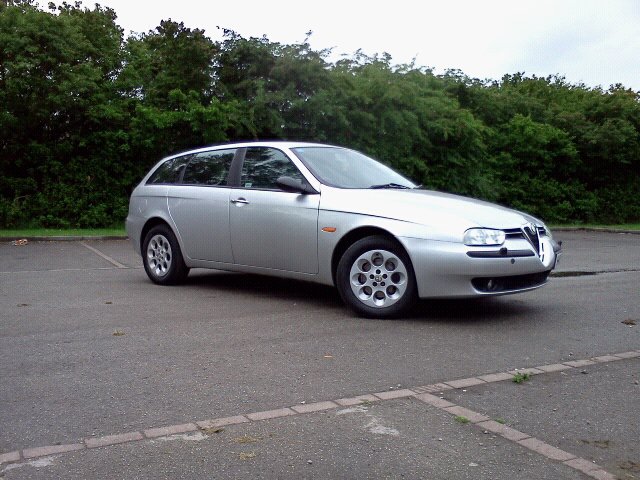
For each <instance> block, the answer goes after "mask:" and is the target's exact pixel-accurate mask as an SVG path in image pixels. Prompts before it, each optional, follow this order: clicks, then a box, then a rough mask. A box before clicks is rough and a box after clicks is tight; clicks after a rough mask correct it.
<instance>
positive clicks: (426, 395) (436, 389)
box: [0, 267, 640, 480]
mask: <svg viewBox="0 0 640 480" xmlns="http://www.w3.org/2000/svg"><path fill="white" fill-rule="evenodd" d="M125 268H126V267H125ZM635 358H640V350H631V351H627V352H620V353H616V354H610V355H602V356H598V357H591V358H585V359H582V360H572V361H568V362H563V363H556V364H548V365H540V366H537V367H532V368H523V369H519V370H512V371H510V372H497V373H489V374H484V375H480V376H477V377H470V378H463V379H454V380H448V381H445V382H441V383H435V384H431V385H423V386H419V387H412V388H405V389H401V390H390V391H385V392H377V393H369V394H364V395H358V396H355V397H351V398H340V399H336V400H328V401H321V402H315V403H311V404H306V405H305V404H301V405H293V406H290V407H283V408H279V409H275V410H266V411H260V412H251V413H245V414H242V415H235V416H231V417H224V418H214V419H208V420H200V421H194V422H191V423H185V424H181V425H168V426H163V427H154V428H148V429H145V430H142V431H133V432H125V433H120V434H115V435H106V436H103V437H98V438H96V437H87V438H85V439H84V440H83V442H82V443H69V444H62V445H49V446H43V447H32V448H25V449H22V450H15V451H12V452H6V453H2V454H0V465H2V464H12V463H18V462H21V461H26V460H31V459H33V458H38V457H46V456H50V455H62V454H66V453H70V452H75V451H79V450H85V449H94V448H105V447H110V446H113V445H119V444H122V443H131V442H140V441H143V440H147V439H153V438H159V437H168V436H171V435H176V434H181V433H185V432H194V431H197V430H205V431H206V430H208V429H215V428H219V427H222V426H227V425H238V424H242V423H250V422H262V421H265V420H270V419H274V418H280V417H288V416H295V415H304V414H309V413H314V412H320V411H326V410H332V409H336V408H339V407H340V406H351V405H359V404H363V403H365V404H366V403H370V402H382V401H386V400H394V399H399V398H411V399H414V400H416V401H420V402H422V403H424V404H427V405H429V406H431V407H433V408H437V409H439V410H442V411H444V412H446V413H448V414H449V415H453V416H464V417H465V418H467V419H468V420H469V422H470V423H471V424H472V425H474V426H476V427H478V428H481V429H482V430H488V431H490V432H493V433H495V434H497V435H499V436H501V437H503V438H504V439H506V440H509V441H511V442H514V443H517V444H518V445H520V446H521V447H523V448H527V449H529V450H531V451H533V452H535V453H538V454H539V455H541V456H543V457H545V458H547V459H549V460H553V461H557V462H561V463H562V464H563V465H565V466H567V467H570V468H572V469H574V470H578V471H580V472H582V473H584V474H585V475H587V476H589V477H591V478H595V479H599V480H615V479H616V477H615V476H614V475H612V474H610V473H609V472H607V471H605V470H604V469H603V468H602V467H601V466H599V465H598V464H596V463H594V462H592V461H589V460H587V459H585V458H581V457H578V456H576V455H574V454H572V453H570V452H567V451H565V450H561V449H559V448H557V447H554V446H553V445H550V444H548V443H546V442H544V441H543V440H541V439H538V438H535V437H533V436H531V435H529V434H527V433H526V432H521V431H519V430H516V429H514V428H511V427H509V426H507V425H503V424H501V423H498V422H496V421H494V420H491V419H489V418H488V417H487V416H485V415H483V414H481V413H479V412H475V411H473V410H470V409H468V408H465V407H462V406H459V405H456V404H454V403H452V402H450V401H448V400H445V399H444V398H441V397H440V396H438V395H434V393H441V392H443V391H446V390H455V389H460V388H467V387H469V386H475V385H485V384H490V383H494V382H502V381H506V380H510V379H512V378H513V375H514V372H520V373H523V372H524V373H526V372H529V373H531V374H534V375H544V374H546V373H554V372H558V371H561V370H570V369H574V368H580V367H582V366H585V365H595V364H603V363H609V362H614V361H623V360H628V359H635ZM0 473H1V472H0Z"/></svg>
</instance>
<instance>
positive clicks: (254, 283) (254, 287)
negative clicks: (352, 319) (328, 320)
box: [185, 270, 342, 307]
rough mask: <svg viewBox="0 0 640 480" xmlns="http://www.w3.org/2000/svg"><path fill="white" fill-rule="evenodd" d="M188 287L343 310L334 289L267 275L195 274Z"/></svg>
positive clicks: (189, 278) (211, 272) (190, 276)
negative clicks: (192, 286) (302, 302)
mask: <svg viewBox="0 0 640 480" xmlns="http://www.w3.org/2000/svg"><path fill="white" fill-rule="evenodd" d="M185 284H187V285H198V286H200V287H205V288H215V289H216V290H222V291H225V292H230V293H234V292H235V293H240V294H251V295H255V296H260V297H269V298H276V299H281V300H299V301H304V302H308V303H310V304H313V305H314V306H315V305H318V306H320V305H326V306H331V307H340V306H342V300H341V299H340V295H339V294H338V291H337V290H336V289H335V288H333V287H330V286H327V285H321V284H318V283H313V282H305V281H302V280H291V279H285V278H278V277H272V276H267V275H256V274H251V273H234V272H219V271H215V272H214V271H210V270H209V271H202V272H198V273H197V274H195V275H194V274H193V273H192V274H191V275H189V277H187V280H186V281H185Z"/></svg>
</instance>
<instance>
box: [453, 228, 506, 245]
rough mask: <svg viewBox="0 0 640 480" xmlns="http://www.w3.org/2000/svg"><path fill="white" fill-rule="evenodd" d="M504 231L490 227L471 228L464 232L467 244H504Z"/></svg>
mask: <svg viewBox="0 0 640 480" xmlns="http://www.w3.org/2000/svg"><path fill="white" fill-rule="evenodd" d="M504 238H505V237H504V232H503V231H502V230H493V229H490V228H470V229H469V230H467V231H466V232H464V239H463V241H464V244H465V245H502V244H503V243H504Z"/></svg>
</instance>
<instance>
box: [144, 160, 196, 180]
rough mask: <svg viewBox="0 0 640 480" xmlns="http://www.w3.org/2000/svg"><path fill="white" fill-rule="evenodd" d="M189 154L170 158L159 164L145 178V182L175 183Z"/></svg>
mask: <svg viewBox="0 0 640 480" xmlns="http://www.w3.org/2000/svg"><path fill="white" fill-rule="evenodd" d="M190 158H191V155H183V156H182V157H176V158H172V159H170V160H167V161H166V162H164V163H163V164H162V165H160V166H159V167H158V168H157V169H156V171H155V172H153V175H151V177H149V180H147V184H152V185H163V184H169V183H177V182H178V180H179V179H180V174H181V173H182V170H183V169H184V166H185V165H186V164H187V162H188V161H189V159H190Z"/></svg>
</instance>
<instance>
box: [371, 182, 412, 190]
mask: <svg viewBox="0 0 640 480" xmlns="http://www.w3.org/2000/svg"><path fill="white" fill-rule="evenodd" d="M369 188H373V189H381V188H397V189H399V190H409V189H411V187H407V186H406V185H400V184H399V183H383V184H380V185H371V186H370V187H369Z"/></svg>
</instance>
